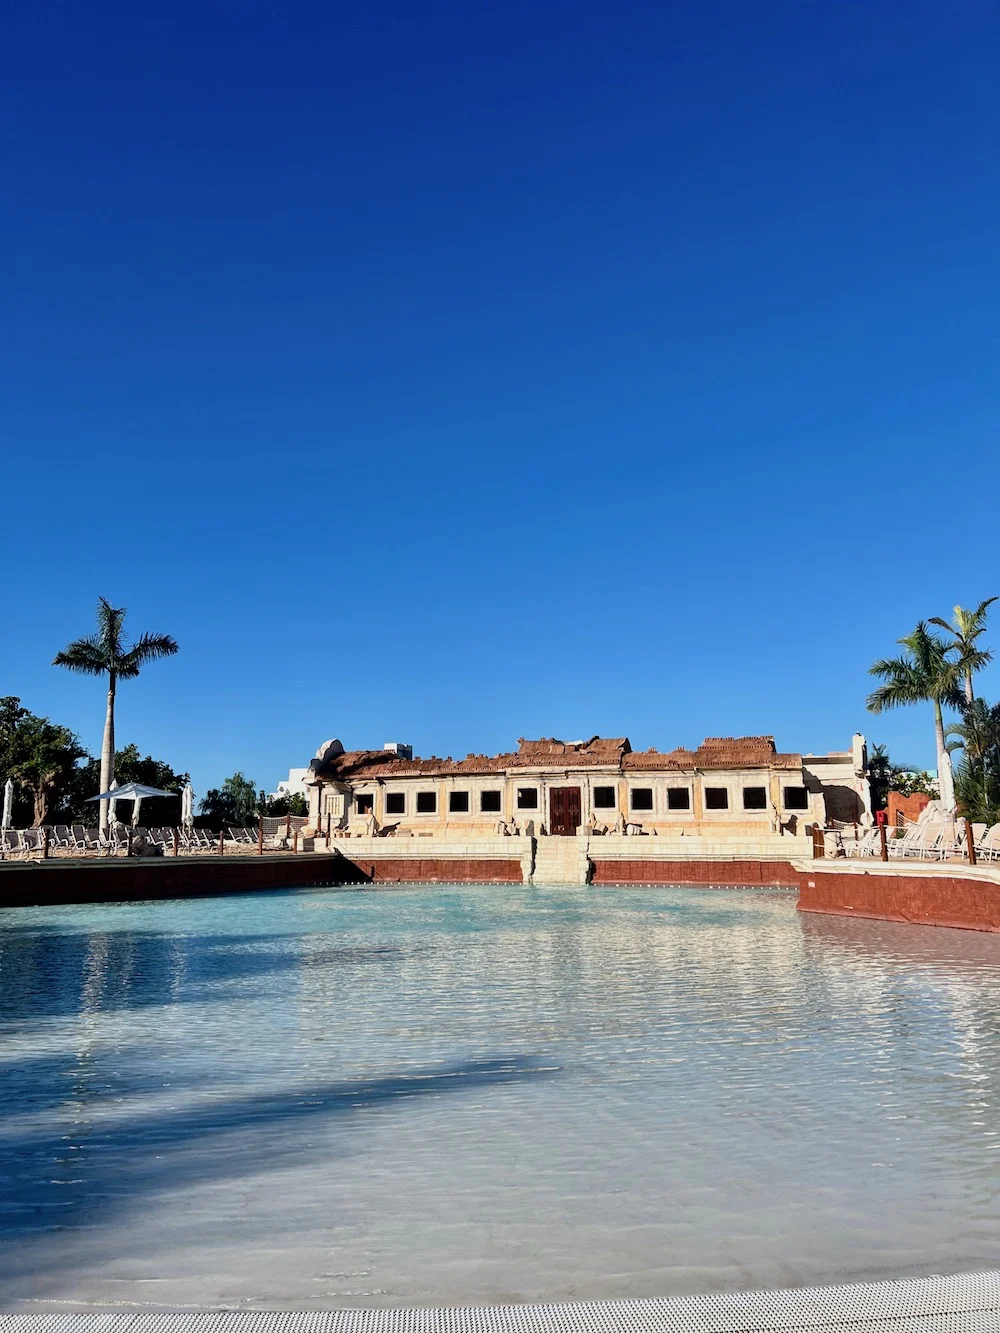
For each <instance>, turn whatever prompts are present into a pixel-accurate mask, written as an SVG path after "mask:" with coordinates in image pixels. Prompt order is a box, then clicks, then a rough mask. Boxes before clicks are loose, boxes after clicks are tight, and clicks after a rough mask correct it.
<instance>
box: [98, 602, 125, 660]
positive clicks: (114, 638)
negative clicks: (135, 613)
mask: <svg viewBox="0 0 1000 1333" xmlns="http://www.w3.org/2000/svg"><path fill="white" fill-rule="evenodd" d="M124 628H125V608H124V607H123V606H119V607H115V606H112V605H111V603H110V602H109V601H108V599H107V598H106V597H99V598H98V600H97V632H98V636H99V637H100V640H101V643H102V645H103V646H104V649H105V651H106V653H107V655H108V657H109V658H110V659H111V661H117V659H118V658H119V657H121V655H122V652H123V645H122V631H123V630H124Z"/></svg>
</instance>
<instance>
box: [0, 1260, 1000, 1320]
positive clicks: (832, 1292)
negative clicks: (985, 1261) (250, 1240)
mask: <svg viewBox="0 0 1000 1333" xmlns="http://www.w3.org/2000/svg"><path fill="white" fill-rule="evenodd" d="M65 1303H66V1304H73V1303H74V1302H71V1301H66V1302H65ZM963 1316H965V1317H964V1318H963ZM979 1316H983V1318H981V1319H980V1318H979ZM956 1317H958V1320H959V1322H956ZM998 1327H1000V1272H998V1271H988V1272H982V1273H958V1274H953V1275H950V1276H936V1277H926V1278H902V1279H892V1280H889V1281H882V1282H860V1283H853V1284H850V1285H840V1286H823V1287H801V1288H784V1289H780V1290H774V1291H745V1292H726V1293H717V1294H711V1295H705V1296H680V1297H673V1298H669V1299H644V1300H608V1301H580V1302H567V1303H553V1304H538V1305H495V1306H456V1307H440V1308H434V1307H429V1308H406V1309H403V1308H397V1309H370V1310H366V1309H344V1310H326V1311H317V1310H299V1311H285V1310H242V1309H211V1310H197V1311H196V1310H190V1309H181V1310H176V1309H175V1310H169V1309H165V1310H162V1311H161V1310H157V1311H151V1310H149V1309H148V1308H146V1309H130V1310H127V1311H126V1310H108V1309H106V1308H105V1309H97V1310H94V1311H88V1312H86V1313H69V1312H65V1313H52V1314H49V1313H43V1314H39V1313H34V1312H30V1313H29V1312H25V1313H13V1314H0V1333H154V1331H155V1333H772V1331H777V1330H787V1331H788V1333H791V1331H792V1330H808V1329H812V1330H829V1331H830V1333H834V1331H835V1330H845V1331H846V1330H848V1329H850V1330H852V1333H889V1331H890V1330H891V1331H892V1333H959V1330H963V1331H964V1330H968V1333H988V1330H991V1329H996V1328H998Z"/></svg>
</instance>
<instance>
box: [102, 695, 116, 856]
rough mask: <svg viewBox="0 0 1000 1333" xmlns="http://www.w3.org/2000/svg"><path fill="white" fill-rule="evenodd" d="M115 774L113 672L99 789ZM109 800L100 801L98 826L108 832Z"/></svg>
mask: <svg viewBox="0 0 1000 1333" xmlns="http://www.w3.org/2000/svg"><path fill="white" fill-rule="evenodd" d="M114 776H115V673H114V672H113V671H112V672H110V673H109V674H108V711H107V713H106V714H105V715H104V740H103V742H102V743H101V791H108V790H109V789H110V787H111V783H112V782H113V781H114ZM110 805H111V802H110V801H102V802H101V818H100V828H101V834H102V836H106V835H107V832H108V810H109V807H110Z"/></svg>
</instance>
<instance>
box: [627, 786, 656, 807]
mask: <svg viewBox="0 0 1000 1333" xmlns="http://www.w3.org/2000/svg"><path fill="white" fill-rule="evenodd" d="M629 799H630V801H631V804H632V809H633V810H652V808H653V789H652V787H633V788H632V790H631V791H630V792H629Z"/></svg>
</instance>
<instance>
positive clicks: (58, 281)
mask: <svg viewBox="0 0 1000 1333" xmlns="http://www.w3.org/2000/svg"><path fill="white" fill-rule="evenodd" d="M0 24H2V29H0V41H2V45H3V48H4V52H5V54H4V75H3V79H2V81H0V118H2V122H3V125H4V131H3V136H2V139H0V172H2V180H3V202H2V205H0V245H2V254H3V261H2V266H3V280H2V282H0V308H2V313H3V343H4V346H3V356H2V371H0V414H2V415H0V424H2V437H3V442H4V448H3V474H2V475H3V523H2V532H0V555H2V559H3V566H2V567H3V569H4V571H5V579H4V583H5V589H6V596H5V598H4V615H3V621H4V628H3V643H4V653H3V662H2V672H0V693H14V694H19V695H21V697H22V698H23V700H24V702H25V704H26V705H28V706H29V707H31V708H33V709H34V710H36V711H38V712H45V713H48V714H50V715H52V716H54V717H57V718H59V719H60V720H63V721H65V722H67V723H69V724H70V725H72V726H73V727H75V728H76V729H77V730H78V731H79V732H80V734H81V736H82V738H83V740H84V742H85V743H87V744H88V745H90V746H97V745H98V744H99V739H100V726H101V722H102V716H103V701H102V694H101V688H100V686H99V684H98V683H97V682H96V681H89V680H87V679H86V678H82V677H75V676H72V675H70V674H68V673H66V672H61V671H59V670H57V669H55V668H52V667H50V666H49V665H48V663H49V661H50V660H51V658H52V656H53V654H54V652H55V651H56V650H57V649H58V648H60V647H61V646H62V645H63V644H64V643H65V642H66V641H67V640H69V639H70V638H72V637H75V636H76V635H78V634H81V633H83V632H85V631H87V630H88V629H89V627H90V625H91V621H92V607H93V604H94V603H95V601H96V599H97V596H98V594H104V595H105V596H107V597H108V598H110V599H111V600H112V601H113V602H115V603H116V604H120V605H125V606H127V607H128V608H129V611H130V615H131V624H132V627H133V628H134V629H135V630H136V631H139V630H142V629H153V630H163V631H168V632H170V633H173V634H174V635H175V637H176V638H177V639H178V640H179V642H180V645H181V653H180V655H179V656H178V657H176V658H174V659H173V660H171V661H168V662H164V663H160V664H156V665H154V666H152V667H151V668H150V669H149V670H148V673H147V674H146V675H145V676H144V678H143V679H142V680H140V681H138V682H135V683H131V684H126V685H124V686H123V687H122V690H121V694H120V708H119V740H120V741H121V742H122V743H124V742H127V741H130V740H131V741H135V742H136V743H137V744H138V745H139V746H140V747H141V748H142V749H143V750H144V751H146V750H149V751H152V752H153V753H154V754H156V755H157V756H159V757H162V758H165V759H167V760H169V761H170V762H172V763H173V764H174V765H175V766H176V767H178V768H188V769H190V770H191V772H192V774H193V776H194V782H195V786H196V789H197V790H198V791H199V792H203V791H204V790H205V787H206V786H208V785H213V784H215V783H217V782H218V781H219V780H220V779H221V778H222V777H224V776H225V775H226V774H227V773H230V772H232V771H233V770H234V769H236V768H241V769H243V771H244V772H246V773H247V774H248V775H250V776H251V777H253V778H254V779H255V780H256V781H257V783H258V784H262V785H266V786H268V787H270V786H271V785H272V784H273V783H274V782H275V781H276V780H277V779H278V778H279V777H280V776H282V774H283V771H284V770H286V769H287V768H288V766H289V765H292V764H302V763H305V762H307V761H308V759H309V757H310V756H311V754H312V752H313V751H314V750H315V748H316V746H317V745H318V744H319V743H320V742H321V741H322V740H324V739H325V738H327V737H330V736H339V737H340V738H341V739H342V740H343V741H344V743H345V744H346V745H348V746H349V747H354V746H368V745H374V746H379V745H381V744H382V742H383V741H385V740H389V739H398V740H407V741H411V742H412V743H413V744H414V745H415V746H416V748H417V750H418V751H419V752H421V753H424V754H430V753H436V754H439V755H447V754H451V755H456V756H457V755H464V754H465V753H466V752H467V751H469V750H475V751H479V750H486V751H492V750H496V749H501V748H508V747H510V746H511V745H512V744H514V743H515V742H516V739H517V737H518V736H521V735H527V736H537V735H553V734H554V735H557V736H561V737H563V738H564V739H576V738H578V737H581V736H585V735H590V734H592V733H594V732H600V733H603V734H606V735H607V734H612V735H618V734H628V735H629V736H630V737H631V738H632V742H633V744H634V745H635V746H637V747H640V746H641V747H645V746H648V745H652V744H655V745H657V746H658V747H660V748H669V747H672V746H674V745H676V744H694V743H697V742H698V741H699V740H700V739H701V738H702V736H704V735H718V734H729V733H737V734H743V733H756V732H773V733H774V734H775V735H776V737H777V739H778V743H779V745H780V746H782V747H784V748H787V749H801V750H822V749H825V748H831V747H832V748H843V747H844V746H846V744H847V743H848V741H849V738H850V735H851V733H852V732H853V731H854V730H855V729H856V728H859V727H860V728H862V729H865V730H866V731H867V734H868V735H869V736H870V737H872V738H874V739H884V740H887V741H888V742H889V743H890V748H891V750H892V751H893V753H894V754H895V755H896V757H898V758H901V759H908V760H910V761H912V762H918V763H925V764H931V763H933V747H932V743H931V720H930V716H929V712H927V715H925V712H926V711H927V710H912V711H907V712H905V713H901V714H899V715H896V716H895V717H889V718H886V719H881V720H879V719H868V718H866V715H865V713H864V697H865V694H866V692H867V691H868V689H869V688H870V681H869V680H868V678H867V676H866V668H867V666H868V664H869V662H870V661H871V660H872V658H873V657H875V656H879V655H882V654H884V653H886V652H888V651H890V650H891V649H892V647H893V641H894V640H895V639H896V637H897V636H898V635H900V634H902V633H904V632H906V631H907V630H908V629H909V628H910V627H911V626H912V625H913V623H914V622H915V621H916V620H917V619H918V618H919V617H921V616H926V615H933V614H948V613H949V612H950V608H951V607H952V606H953V605H954V603H955V602H962V603H963V604H969V603H974V602H976V601H978V600H979V599H980V598H982V597H986V596H988V595H990V594H992V593H995V592H1000V568H998V563H1000V562H998V557H997V551H998V547H997V535H996V534H997V524H996V512H997V497H998V495H1000V450H998V437H1000V428H998V423H1000V413H998V408H1000V379H998V359H1000V358H998V354H1000V314H998V312H1000V264H998V241H997V238H998V232H997V223H998V219H1000V171H998V167H997V143H998V142H1000V95H998V92H997V69H998V67H1000V11H998V9H997V7H996V5H995V4H993V3H992V2H991V0H959V2H958V3H956V4H951V5H943V4H941V3H940V0H934V2H933V3H931V2H930V0H907V2H906V3H903V2H902V0H879V2H878V3H871V0H814V2H813V3H804V2H803V0H794V2H793V0H763V2H762V3H759V4H754V5H749V4H747V3H745V0H732V2H731V3H724V2H722V0H697V3H695V0H682V2H680V3H673V4H664V3H662V2H661V3H655V4H653V3H650V4H634V3H629V2H628V0H624V2H623V0H618V3H615V4H611V3H595V2H593V0H572V3H570V0H566V2H565V3H551V2H549V0H531V2H530V3H529V2H527V0H525V2H524V3H511V2H509V0H500V2H499V3H496V4H492V5H479V4H475V3H469V0H463V2H462V3H458V0H451V2H448V3H441V2H439V0H423V3H421V4H415V3H413V2H412V0H406V3H401V2H400V3H390V4H386V3H380V0H373V3H370V4H330V3H318V2H317V3H301V2H300V0H285V3H282V4H280V5H279V4H275V3H272V4H267V5H262V4H255V3H252V0H250V2H247V0H240V3H238V4H237V3H218V2H217V0H199V3H198V4H193V3H189V0H172V3H171V4H169V5H166V6H162V5H161V6H158V7H151V6H143V5H139V6H136V5H134V4H125V3H119V4H109V3H107V2H106V0H89V2H88V3H86V4H84V3H82V0H75V2H74V3H69V2H68V0H52V3H46V4H37V3H28V2H27V0H14V2H13V4H11V5H8V6H7V7H6V8H5V11H4V15H3V18H2V20H0ZM996 621H997V634H996V635H995V636H994V641H995V642H996V644H997V647H998V649H1000V616H998V617H997V618H996ZM982 688H983V690H984V692H985V693H987V694H991V693H992V695H993V696H994V697H997V696H1000V668H998V669H995V670H994V671H993V672H992V674H990V673H987V674H986V675H985V676H984V677H983V678H982Z"/></svg>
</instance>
